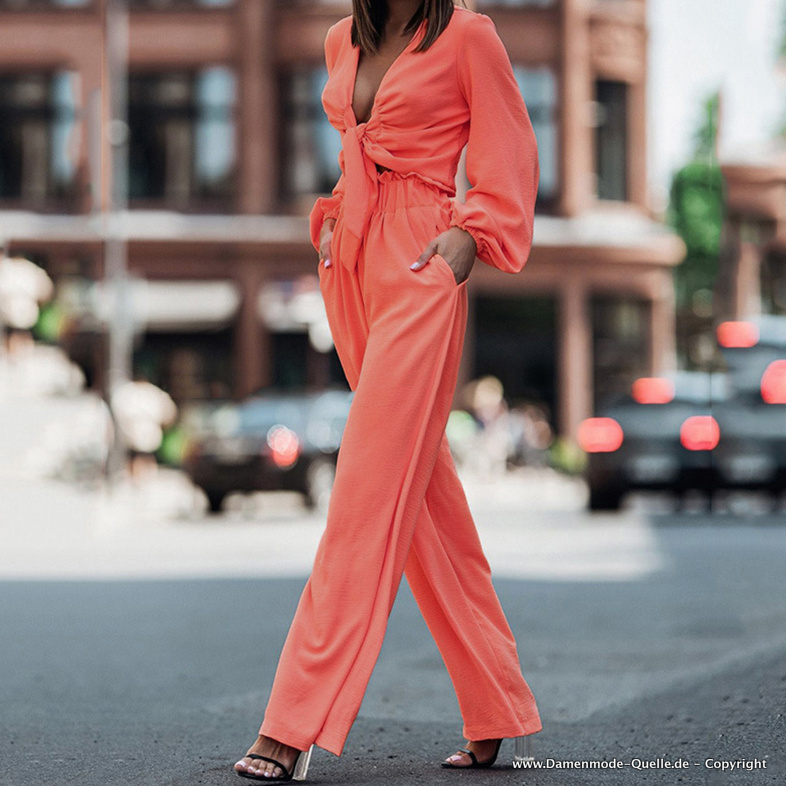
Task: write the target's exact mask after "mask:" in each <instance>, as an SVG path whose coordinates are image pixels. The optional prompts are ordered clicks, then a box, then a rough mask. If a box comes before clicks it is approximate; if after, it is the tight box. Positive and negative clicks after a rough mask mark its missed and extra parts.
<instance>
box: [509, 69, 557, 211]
mask: <svg viewBox="0 0 786 786" xmlns="http://www.w3.org/2000/svg"><path fill="white" fill-rule="evenodd" d="M513 73H514V74H515V76H516V81H517V82H518V83H519V88H520V89H521V94H522V95H523V96H524V101H525V103H526V104H527V110H528V111H529V116H530V120H531V121H532V127H533V129H534V130H535V137H536V139H537V140H538V160H539V162H540V183H539V185H538V200H539V201H549V200H553V199H554V198H555V197H556V196H557V190H558V188H559V174H558V166H559V162H558V143H557V140H558V138H559V135H558V132H557V131H558V129H557V80H556V78H555V76H554V73H553V71H551V69H549V68H546V67H541V68H526V67H525V66H521V65H514V66H513Z"/></svg>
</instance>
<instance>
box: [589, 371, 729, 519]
mask: <svg viewBox="0 0 786 786" xmlns="http://www.w3.org/2000/svg"><path fill="white" fill-rule="evenodd" d="M727 395H728V385H727V378H726V376H725V375H719V374H715V375H711V374H705V373H700V372H679V373H676V374H674V375H672V376H669V377H644V378H642V379H637V380H636V381H635V382H634V383H633V386H632V389H631V393H630V395H621V396H619V397H618V398H617V399H616V400H615V401H613V402H610V403H609V404H607V406H605V407H604V408H603V409H602V410H601V412H600V414H599V416H598V417H594V418H589V419H587V420H585V421H584V422H583V423H582V424H581V426H580V427H579V433H578V441H579V446H580V447H581V448H582V449H583V450H585V451H586V452H587V454H588V462H587V471H586V478H587V483H588V485H589V507H590V509H591V510H617V509H618V508H619V507H620V504H621V503H622V499H623V497H624V496H625V495H626V494H627V493H628V492H629V491H631V490H634V489H635V490H643V489H649V490H663V489H669V490H673V491H676V492H677V493H682V492H684V491H686V490H687V489H690V488H698V489H704V490H708V489H711V488H713V486H714V484H715V478H714V467H713V460H712V450H713V449H714V448H715V446H716V445H717V442H718V425H717V422H716V421H715V420H714V418H713V417H712V414H711V413H712V411H713V406H714V404H715V403H717V402H719V401H722V400H725V398H726V397H727Z"/></svg>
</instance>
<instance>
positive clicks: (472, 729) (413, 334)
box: [260, 9, 541, 755]
mask: <svg viewBox="0 0 786 786" xmlns="http://www.w3.org/2000/svg"><path fill="white" fill-rule="evenodd" d="M350 24H351V17H348V18H346V19H343V20H341V21H340V22H338V23H337V24H336V25H334V26H333V27H332V28H331V29H330V31H329V33H328V36H327V40H326V59H327V64H328V71H329V80H328V83H327V86H326V88H325V91H324V93H323V103H324V106H325V109H326V111H327V113H328V117H329V118H330V120H331V122H332V123H333V124H334V125H335V126H336V127H337V128H338V129H339V130H340V131H341V132H342V135H343V150H342V157H341V163H342V171H343V174H342V177H341V179H340V180H339V183H338V184H337V186H336V189H335V191H334V194H333V195H332V196H331V197H328V198H324V199H320V200H319V201H318V202H317V204H316V205H315V206H314V210H313V212H312V216H311V219H312V223H311V227H312V240H313V241H314V245H315V247H317V248H318V242H319V231H320V229H321V226H322V223H323V222H324V219H325V217H326V216H334V217H335V218H336V219H337V223H336V226H335V231H334V233H333V238H332V241H331V255H332V259H333V264H332V265H331V267H329V268H325V266H324V263H323V262H320V263H319V267H318V271H319V279H320V289H321V291H322V295H323V298H324V301H325V306H326V309H327V313H328V320H329V323H330V328H331V332H332V334H333V339H334V341H335V345H336V349H337V351H338V354H339V358H340V360H341V363H342V366H343V368H344V371H345V373H346V376H347V380H348V381H349V384H350V387H351V388H352V389H353V390H354V391H355V397H354V400H353V402H352V407H351V409H350V414H349V418H348V420H347V424H346V428H345V430H344V435H343V438H342V443H341V450H340V453H339V459H338V465H337V471H336V480H335V485H334V488H333V493H332V496H331V500H330V506H329V510H328V517H327V526H326V528H325V532H324V534H323V536H322V539H321V541H320V544H319V548H318V550H317V555H316V559H315V562H314V569H313V571H312V574H311V576H310V578H309V580H308V582H307V583H306V586H305V589H304V590H303V594H302V596H301V598H300V602H299V604H298V608H297V611H296V613H295V618H294V620H293V622H292V626H291V628H290V631H289V634H288V636H287V639H286V642H285V644H284V648H283V651H282V654H281V659H280V661H279V664H278V669H277V671H276V676H275V679H274V683H273V688H272V691H271V695H270V699H269V702H268V705H267V709H266V712H265V717H264V720H263V722H262V726H261V728H260V733H261V734H264V735H266V736H268V737H272V738H274V739H276V740H279V741H280V742H283V743H286V744H288V745H292V746H294V747H296V748H299V749H301V750H305V749H306V748H308V746H309V745H311V744H312V743H316V744H317V745H318V746H320V747H322V748H324V749H326V750H328V751H331V752H332V753H335V754H336V755H340V754H341V753H342V751H343V748H344V745H345V742H346V738H347V735H348V733H349V730H350V728H351V726H352V723H353V722H354V720H355V718H356V716H357V713H358V711H359V709H360V705H361V702H362V700H363V695H364V693H365V690H366V686H367V684H368V680H369V678H370V677H371V673H372V671H373V668H374V665H375V663H376V661H377V657H378V655H379V651H380V649H381V646H382V641H383V638H384V634H385V629H386V626H387V621H388V617H389V615H390V611H391V609H392V607H393V602H394V600H395V597H396V594H397V591H398V587H399V584H400V581H401V577H402V574H403V573H406V576H407V580H408V583H409V585H410V588H411V589H412V592H413V594H414V596H415V598H416V600H417V603H418V607H419V608H420V610H421V612H422V613H423V616H424V618H425V620H426V622H427V624H428V626H429V629H430V631H431V633H432V635H433V636H434V639H435V641H436V643H437V646H438V647H439V650H440V653H441V655H442V657H443V659H444V661H445V664H446V666H447V669H448V672H449V674H450V677H451V680H452V682H453V685H454V688H455V690H456V695H457V697H458V702H459V708H460V710H461V714H462V718H463V721H464V729H463V733H464V735H465V736H466V738H467V739H475V740H479V739H490V738H497V737H517V736H521V735H523V734H532V733H534V732H536V731H539V730H540V728H541V721H540V717H539V714H538V710H537V706H536V703H535V699H534V697H533V695H532V692H531V691H530V689H529V687H528V685H527V683H526V682H525V680H524V678H523V677H522V675H521V670H520V666H519V659H518V653H517V649H516V643H515V639H514V637H513V634H512V633H511V630H510V627H509V626H508V623H507V620H506V619H505V615H504V613H503V611H502V608H501V606H500V604H499V600H498V598H497V595H496V593H495V591H494V587H493V585H492V583H491V574H490V571H489V567H488V563H487V561H486V558H485V556H484V554H483V551H482V548H481V545H480V541H479V539H478V535H477V532H476V530H475V525H474V522H473V520H472V515H471V513H470V511H469V508H468V506H467V502H466V498H465V496H464V492H463V489H462V487H461V483H460V481H459V479H458V476H457V474H456V470H455V467H454V465H453V461H452V458H451V455H450V450H449V447H448V444H447V440H446V438H445V426H446V423H447V418H448V414H449V411H450V406H451V402H452V397H453V392H454V389H455V386H456V380H457V377H458V368H459V362H460V359H461V353H462V347H463V342H464V332H465V326H466V318H467V292H466V282H462V283H461V284H456V281H455V278H454V276H453V272H452V270H451V268H450V266H449V265H448V263H447V262H446V261H445V259H444V258H442V257H441V256H440V255H438V254H435V255H434V256H433V257H431V259H430V261H429V263H428V264H427V265H426V266H425V267H424V268H423V269H422V270H420V271H413V270H411V269H410V267H409V266H410V265H411V264H412V263H413V262H414V261H415V260H416V259H417V258H418V257H419V256H420V254H421V252H422V251H423V249H424V248H425V246H426V245H427V244H428V243H429V242H430V241H431V240H432V239H434V237H436V236H437V235H439V234H441V233H442V232H445V231H446V230H447V229H448V227H450V226H462V227H463V228H465V229H467V230H468V231H470V232H471V233H472V235H473V237H475V239H476V241H477V243H478V255H479V257H480V258H481V259H482V260H484V261H486V262H488V263H489V264H492V265H494V266H496V267H498V268H500V269H501V270H506V271H517V270H520V269H521V267H522V266H523V265H524V263H525V261H526V258H527V255H528V253H529V248H530V244H531V240H532V219H533V212H534V198H535V192H536V186H537V153H536V148H535V141H534V135H533V134H532V128H531V125H530V123H529V119H528V116H527V113H526V109H525V108H524V103H523V101H522V98H521V94H520V92H519V90H518V87H517V86H516V83H515V79H514V77H513V74H512V70H511V66H510V61H509V59H508V57H507V54H506V53H505V50H504V48H503V46H502V43H501V42H500V40H499V38H498V37H497V35H496V32H495V30H494V27H493V24H492V23H491V20H489V19H488V18H487V17H485V16H483V15H480V14H475V13H473V12H470V11H466V10H464V9H456V11H455V13H454V14H453V17H452V18H451V21H450V23H449V25H448V27H447V28H446V29H445V31H444V32H443V33H442V35H441V36H440V37H439V38H438V39H437V41H436V43H435V44H434V45H433V46H432V47H431V48H430V49H428V50H426V52H423V53H415V52H414V51H413V49H414V47H415V46H416V45H417V42H418V40H419V38H420V37H421V36H422V34H423V30H424V28H423V27H421V29H419V30H418V32H417V33H416V34H415V37H414V38H413V39H412V41H411V42H410V44H409V46H408V47H407V49H405V51H404V52H403V53H402V55H400V56H399V58H398V59H397V60H396V61H395V62H394V63H393V65H392V66H391V68H390V70H389V71H388V74H387V75H386V76H385V78H384V79H383V82H382V84H381V86H380V89H379V92H378V93H377V98H376V101H375V103H374V108H373V110H372V115H371V118H370V119H369V121H368V122H367V123H362V124H360V125H358V124H357V123H356V122H355V118H354V114H353V112H352V93H353V90H354V82H355V75H356V70H357V50H355V49H353V48H352V46H351V44H350V39H349V31H350ZM467 140H469V147H468V151H467V166H468V173H469V177H470V180H471V182H472V183H473V188H472V189H471V191H470V192H469V194H468V197H467V200H466V204H461V203H459V202H457V201H456V200H455V198H454V196H455V189H454V186H453V179H454V177H455V172H456V166H457V163H458V159H459V155H460V153H461V149H462V147H463V145H464V144H465V143H466V142H467ZM375 163H379V164H381V165H382V166H384V167H388V168H389V169H390V170H392V171H388V172H383V173H381V174H380V173H379V172H377V170H376V167H375Z"/></svg>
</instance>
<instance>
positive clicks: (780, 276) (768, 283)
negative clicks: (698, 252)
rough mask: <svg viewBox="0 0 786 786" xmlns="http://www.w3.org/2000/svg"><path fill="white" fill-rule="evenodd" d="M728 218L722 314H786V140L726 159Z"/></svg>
mask: <svg viewBox="0 0 786 786" xmlns="http://www.w3.org/2000/svg"><path fill="white" fill-rule="evenodd" d="M721 170H722V172H723V176H724V180H725V182H726V205H727V209H726V221H725V224H724V228H723V243H722V246H721V264H720V270H719V273H718V281H717V285H716V290H715V300H716V304H715V305H716V307H715V310H716V312H717V314H718V316H719V317H722V318H726V319H746V318H748V317H755V316H758V315H760V314H784V315H786V141H784V140H783V139H780V140H775V141H773V142H772V143H770V144H768V145H764V146H762V147H761V148H760V149H759V150H755V151H752V150H748V151H746V154H744V155H743V154H739V155H730V156H728V158H727V159H726V160H725V161H724V163H723V164H722V165H721Z"/></svg>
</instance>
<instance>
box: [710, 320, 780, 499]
mask: <svg viewBox="0 0 786 786" xmlns="http://www.w3.org/2000/svg"><path fill="white" fill-rule="evenodd" d="M718 343H719V344H720V347H721V351H722V352H723V356H724V358H725V360H726V365H727V366H728V368H729V379H730V381H731V385H732V390H731V391H730V392H731V395H730V398H729V400H728V401H727V402H724V403H723V404H722V405H721V406H719V407H718V408H717V413H716V417H717V419H718V423H719V425H720V431H721V439H720V441H719V443H718V448H717V450H716V451H715V454H716V455H715V463H716V467H717V471H718V476H719V477H718V485H719V486H720V487H723V488H732V489H751V490H764V491H768V492H770V493H771V494H772V496H773V498H774V499H775V498H777V495H778V494H780V492H781V491H782V490H783V489H784V488H786V318H784V317H778V316H762V317H759V318H758V319H757V320H756V321H752V322H725V323H723V324H721V325H720V326H719V327H718Z"/></svg>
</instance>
